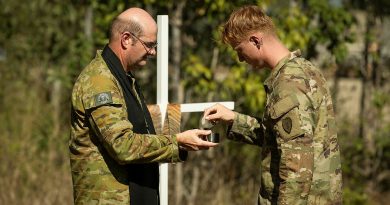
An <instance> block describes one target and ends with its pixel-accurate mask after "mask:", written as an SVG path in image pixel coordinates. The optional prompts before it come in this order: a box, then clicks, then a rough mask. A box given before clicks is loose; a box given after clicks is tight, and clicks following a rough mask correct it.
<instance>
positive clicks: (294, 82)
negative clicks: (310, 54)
mask: <svg viewBox="0 0 390 205" xmlns="http://www.w3.org/2000/svg"><path fill="white" fill-rule="evenodd" d="M299 55H300V54H299V51H296V52H293V53H291V55H290V56H287V57H285V58H283V59H282V60H281V61H280V62H279V63H278V64H277V65H276V67H275V68H274V69H273V70H272V72H271V74H270V76H269V77H268V79H266V81H265V83H264V85H265V90H266V93H267V103H266V107H265V112H264V115H263V118H262V120H258V119H255V118H253V117H250V116H247V115H243V114H239V113H237V114H236V117H235V119H234V122H233V125H232V128H231V131H230V136H229V137H230V138H232V139H233V140H238V141H243V142H246V143H249V144H255V145H259V146H261V147H262V163H261V187H260V191H259V200H258V203H259V204H286V205H291V204H319V205H327V204H329V205H330V204H332V205H333V204H341V203H342V202H341V165H340V153H339V145H338V141H337V134H336V126H335V119H334V113H333V107H332V100H331V96H330V92H329V89H328V88H327V85H326V81H325V79H324V77H323V76H322V74H321V72H320V71H319V70H318V69H317V68H315V67H314V66H313V65H312V64H311V63H310V62H309V61H307V60H305V59H303V58H300V57H299Z"/></svg>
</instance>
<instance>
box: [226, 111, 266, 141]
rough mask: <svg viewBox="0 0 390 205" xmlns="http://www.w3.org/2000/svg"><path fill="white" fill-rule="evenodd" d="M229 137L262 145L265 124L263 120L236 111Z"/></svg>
mask: <svg viewBox="0 0 390 205" xmlns="http://www.w3.org/2000/svg"><path fill="white" fill-rule="evenodd" d="M228 138H229V139H231V140H234V141H239V142H244V143H247V144H253V145H258V146H261V145H262V144H263V125H262V123H261V120H260V119H257V118H254V117H251V116H248V115H244V114H241V113H237V112H236V113H235V118H234V121H233V124H232V127H231V129H230V132H229V135H228Z"/></svg>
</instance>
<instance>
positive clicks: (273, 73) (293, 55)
mask: <svg viewBox="0 0 390 205" xmlns="http://www.w3.org/2000/svg"><path fill="white" fill-rule="evenodd" d="M300 56H301V51H300V50H299V49H298V50H295V51H293V52H291V53H290V54H289V55H287V56H285V57H283V58H282V59H281V60H280V61H279V62H278V63H277V64H276V66H275V68H274V69H272V71H271V74H270V75H269V76H268V78H267V79H266V80H265V81H264V86H266V89H269V88H270V87H271V86H272V84H273V80H274V79H275V78H276V76H277V75H278V74H279V71H280V70H281V69H282V68H283V67H284V66H285V65H286V64H287V62H289V61H291V60H292V59H294V58H296V57H300Z"/></svg>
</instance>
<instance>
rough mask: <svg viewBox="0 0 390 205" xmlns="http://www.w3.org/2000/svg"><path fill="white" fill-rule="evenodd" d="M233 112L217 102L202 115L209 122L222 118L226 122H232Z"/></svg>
mask: <svg viewBox="0 0 390 205" xmlns="http://www.w3.org/2000/svg"><path fill="white" fill-rule="evenodd" d="M234 116H235V113H234V112H233V111H231V110H229V109H228V108H227V107H225V106H223V105H221V104H219V103H217V104H215V105H213V106H211V107H210V108H207V109H206V110H205V111H204V114H203V117H204V118H205V119H206V120H209V121H211V122H217V121H219V120H223V121H225V122H227V123H230V124H231V123H233V120H234Z"/></svg>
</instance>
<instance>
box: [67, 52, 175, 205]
mask: <svg viewBox="0 0 390 205" xmlns="http://www.w3.org/2000/svg"><path fill="white" fill-rule="evenodd" d="M103 95H104V96H103ZM103 97H104V98H103ZM71 101H72V106H71V135H70V141H69V150H70V162H71V172H72V180H73V189H74V201H75V204H88V205H89V204H127V205H128V204H130V196H129V189H131V187H129V176H128V172H129V170H128V169H129V166H126V165H128V164H131V163H153V162H178V161H181V160H180V157H179V148H178V144H177V140H176V136H175V135H172V136H170V135H146V134H137V133H134V132H133V131H132V127H133V125H132V124H131V123H130V121H129V120H128V116H127V115H128V114H127V108H126V103H125V101H124V97H123V92H122V88H121V87H120V85H119V83H118V81H117V80H116V79H115V77H114V76H113V75H112V73H111V72H110V70H109V69H108V67H107V65H106V63H105V61H104V60H103V58H102V56H101V51H98V52H97V55H96V57H95V59H94V60H92V62H91V63H90V64H89V65H88V66H87V67H86V68H85V69H84V70H83V71H82V72H81V74H80V75H79V77H78V79H77V81H76V83H75V85H74V87H73V91H72V99H71Z"/></svg>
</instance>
